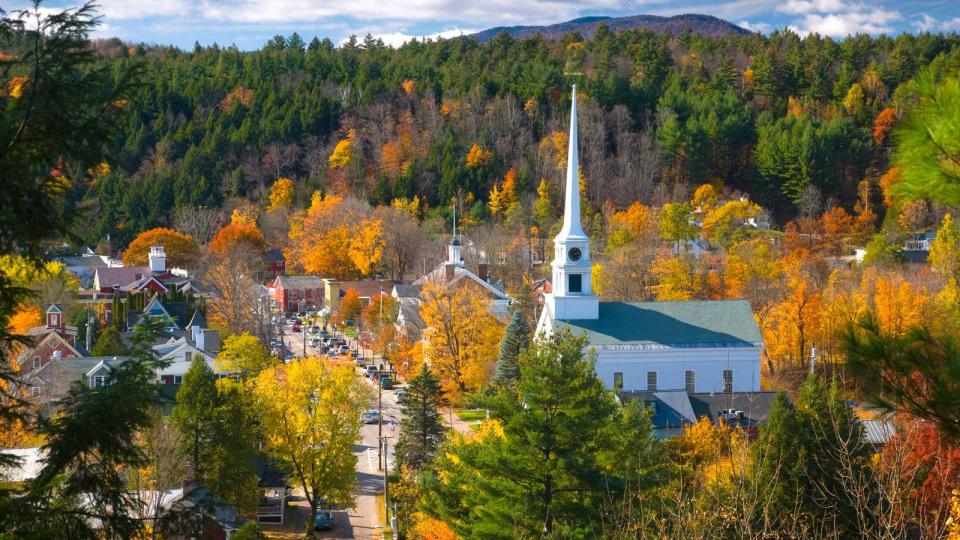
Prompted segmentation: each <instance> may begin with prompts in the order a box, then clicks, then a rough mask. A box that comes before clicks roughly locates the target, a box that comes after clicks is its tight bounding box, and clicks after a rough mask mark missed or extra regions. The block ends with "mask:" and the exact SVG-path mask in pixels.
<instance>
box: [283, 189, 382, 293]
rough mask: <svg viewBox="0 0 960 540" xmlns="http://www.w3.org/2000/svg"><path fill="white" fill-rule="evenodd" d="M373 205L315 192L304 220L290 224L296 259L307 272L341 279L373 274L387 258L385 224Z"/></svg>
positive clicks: (292, 253) (292, 252) (293, 221)
mask: <svg viewBox="0 0 960 540" xmlns="http://www.w3.org/2000/svg"><path fill="white" fill-rule="evenodd" d="M370 213H371V212H370V206H369V205H368V204H367V203H365V202H362V201H359V200H357V199H353V198H343V197H338V196H327V197H323V196H321V195H320V194H319V193H318V194H315V195H314V197H313V199H312V202H311V204H310V208H309V209H307V212H306V214H305V215H303V219H302V220H300V219H293V220H291V224H290V240H291V242H292V243H293V246H292V249H291V256H292V258H294V259H296V260H297V261H298V262H299V263H300V265H302V267H303V269H304V271H306V272H309V273H313V274H319V275H322V276H330V277H334V278H338V279H345V278H352V277H357V276H366V275H370V274H372V273H373V272H374V270H376V269H377V267H378V266H379V265H380V261H381V259H382V258H383V248H384V243H383V227H382V224H381V221H380V220H379V219H376V218H371V217H370Z"/></svg>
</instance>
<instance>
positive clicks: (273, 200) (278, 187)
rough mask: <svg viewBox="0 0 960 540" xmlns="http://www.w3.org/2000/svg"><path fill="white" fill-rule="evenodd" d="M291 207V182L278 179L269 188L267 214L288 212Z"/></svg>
mask: <svg viewBox="0 0 960 540" xmlns="http://www.w3.org/2000/svg"><path fill="white" fill-rule="evenodd" d="M291 206H293V180H291V179H289V178H278V179H277V181H276V182H274V183H273V186H272V187H271V188H270V206H268V207H267V212H276V211H277V210H288V209H289V208H290V207H291Z"/></svg>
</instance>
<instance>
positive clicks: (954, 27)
mask: <svg viewBox="0 0 960 540" xmlns="http://www.w3.org/2000/svg"><path fill="white" fill-rule="evenodd" d="M940 28H942V29H943V31H944V32H960V17H954V18H952V19H948V20H946V21H943V24H941V25H940Z"/></svg>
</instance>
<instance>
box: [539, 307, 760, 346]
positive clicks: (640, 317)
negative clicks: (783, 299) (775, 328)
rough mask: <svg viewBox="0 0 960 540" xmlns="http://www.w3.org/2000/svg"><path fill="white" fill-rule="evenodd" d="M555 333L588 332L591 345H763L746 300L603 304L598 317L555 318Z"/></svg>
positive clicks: (586, 333)
mask: <svg viewBox="0 0 960 540" xmlns="http://www.w3.org/2000/svg"><path fill="white" fill-rule="evenodd" d="M554 325H555V328H556V329H558V330H559V329H561V328H566V329H568V330H570V331H571V332H573V333H575V334H585V335H586V336H587V339H588V341H589V343H590V345H595V346H617V345H634V346H637V345H639V346H643V347H649V348H672V347H759V346H762V345H763V338H762V336H761V335H760V328H759V327H757V321H756V319H754V317H753V311H752V310H751V309H750V304H749V303H748V302H747V301H746V300H717V301H690V302H637V303H626V302H601V303H600V316H599V318H597V319H584V320H557V321H555V322H554Z"/></svg>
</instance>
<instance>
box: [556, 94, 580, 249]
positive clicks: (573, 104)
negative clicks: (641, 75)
mask: <svg viewBox="0 0 960 540" xmlns="http://www.w3.org/2000/svg"><path fill="white" fill-rule="evenodd" d="M578 154H579V144H578V141H577V85H573V93H572V96H571V98H570V143H569V148H568V149H567V181H566V186H565V191H564V202H563V228H561V229H560V233H559V234H558V235H557V238H558V239H559V238H586V237H587V235H586V233H584V232H583V226H582V225H581V224H580V163H579V161H578Z"/></svg>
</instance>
